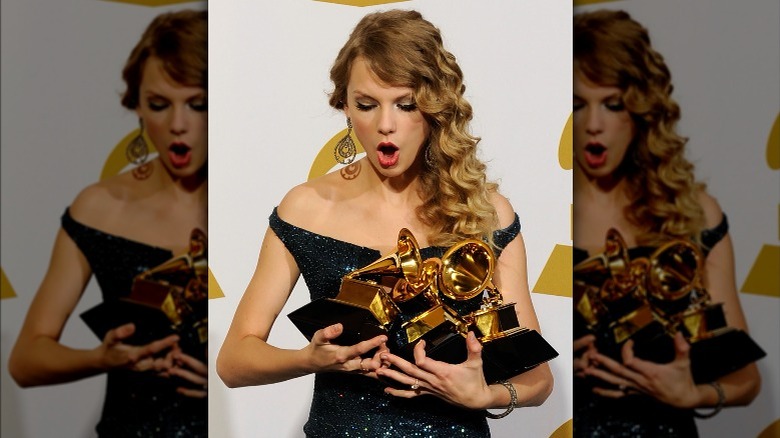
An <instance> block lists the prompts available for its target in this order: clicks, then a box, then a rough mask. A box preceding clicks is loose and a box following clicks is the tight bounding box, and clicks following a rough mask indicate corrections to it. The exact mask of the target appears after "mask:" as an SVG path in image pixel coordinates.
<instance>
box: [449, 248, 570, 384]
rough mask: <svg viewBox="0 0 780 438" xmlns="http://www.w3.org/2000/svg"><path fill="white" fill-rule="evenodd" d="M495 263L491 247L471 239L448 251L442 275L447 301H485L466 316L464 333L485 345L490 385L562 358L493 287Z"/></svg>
mask: <svg viewBox="0 0 780 438" xmlns="http://www.w3.org/2000/svg"><path fill="white" fill-rule="evenodd" d="M495 264H496V258H495V255H494V253H493V251H492V250H491V249H490V247H489V246H488V245H487V244H485V243H484V242H482V241H479V240H474V239H468V240H465V241H463V242H460V243H458V244H457V245H455V246H453V247H451V248H450V249H448V250H447V252H446V253H445V254H444V256H443V257H442V269H441V270H440V273H439V282H440V283H439V287H440V292H441V293H442V294H443V295H445V296H446V297H448V298H451V299H453V300H456V301H464V300H470V299H473V298H475V297H477V296H479V295H480V294H482V296H483V298H482V305H481V308H480V309H479V310H477V311H474V312H471V313H469V314H467V315H463V320H464V321H465V323H466V325H467V327H466V328H465V329H462V330H460V331H459V333H460V334H461V335H463V336H465V334H466V333H468V331H469V330H472V331H474V334H475V335H476V337H477V339H478V340H479V341H480V342H481V343H482V346H483V349H482V361H483V365H482V369H483V372H484V374H485V380H486V381H487V382H488V383H493V382H497V381H499V380H503V379H508V378H510V377H512V376H516V375H518V374H522V373H524V372H526V371H528V370H530V369H532V368H534V367H536V366H537V365H539V364H541V363H544V362H547V361H549V360H551V359H553V358H555V357H557V356H558V352H557V351H555V349H554V348H553V347H552V346H551V345H550V344H549V343H547V341H546V340H545V339H544V338H543V337H542V335H541V334H539V332H537V331H536V330H533V329H530V328H527V327H521V326H520V322H519V321H518V319H517V312H516V310H515V303H508V304H505V303H504V302H503V297H502V295H501V292H499V290H498V288H497V287H496V286H495V284H493V272H494V271H495ZM464 349H465V345H464ZM442 360H445V361H446V362H450V363H455V362H456V361H453V360H448V359H447V358H444V359H442Z"/></svg>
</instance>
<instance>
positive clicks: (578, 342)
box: [572, 335, 596, 351]
mask: <svg viewBox="0 0 780 438" xmlns="http://www.w3.org/2000/svg"><path fill="white" fill-rule="evenodd" d="M595 343H596V336H594V335H585V336H583V337H581V338H578V339H575V340H574V342H573V343H572V346H573V347H574V351H580V350H582V349H584V348H587V347H590V346H592V345H595Z"/></svg>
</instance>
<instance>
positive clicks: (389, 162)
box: [376, 149, 401, 167]
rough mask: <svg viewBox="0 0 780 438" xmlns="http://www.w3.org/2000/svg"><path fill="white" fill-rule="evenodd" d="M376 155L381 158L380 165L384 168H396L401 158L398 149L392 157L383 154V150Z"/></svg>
mask: <svg viewBox="0 0 780 438" xmlns="http://www.w3.org/2000/svg"><path fill="white" fill-rule="evenodd" d="M376 155H377V157H378V158H379V165H380V166H382V167H393V166H395V165H396V164H398V158H399V157H400V156H401V154H400V151H399V150H398V149H396V150H395V151H393V153H392V154H390V155H388V154H385V153H383V152H382V151H381V150H378V151H377V152H376Z"/></svg>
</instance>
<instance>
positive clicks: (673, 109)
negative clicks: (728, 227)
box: [574, 10, 704, 244]
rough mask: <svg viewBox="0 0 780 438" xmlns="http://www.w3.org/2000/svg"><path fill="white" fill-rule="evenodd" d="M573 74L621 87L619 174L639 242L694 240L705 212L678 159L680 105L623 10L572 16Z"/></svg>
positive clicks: (698, 187) (685, 164)
mask: <svg viewBox="0 0 780 438" xmlns="http://www.w3.org/2000/svg"><path fill="white" fill-rule="evenodd" d="M574 69H575V71H576V72H578V73H580V74H582V75H583V76H584V77H586V78H587V79H588V80H590V81H591V82H593V83H595V84H598V85H601V86H608V87H617V88H619V89H620V90H622V100H623V104H624V105H625V107H626V109H627V110H628V112H629V113H630V114H631V117H632V118H633V120H634V122H635V124H636V128H637V134H636V137H635V139H634V141H633V143H632V144H631V146H630V147H629V152H628V153H627V154H626V158H625V159H624V161H623V163H622V164H621V166H622V169H621V171H622V172H623V173H624V174H625V176H626V178H627V179H628V182H629V184H628V186H629V190H630V193H629V198H630V204H629V205H628V206H627V207H626V209H625V215H626V217H627V218H628V220H629V221H631V222H632V223H633V224H634V225H636V226H638V227H639V228H640V229H641V230H642V231H643V234H642V235H640V236H638V240H639V241H638V243H640V244H654V243H660V242H662V241H664V240H668V239H669V238H690V237H693V238H694V239H698V237H699V234H700V232H701V230H702V229H703V227H704V211H703V210H702V207H701V205H700V204H699V202H698V200H697V194H698V193H699V192H701V191H703V190H704V184H702V183H700V182H697V181H696V180H695V178H694V175H693V167H694V166H693V164H692V163H691V162H689V161H688V160H687V159H686V158H685V156H684V155H685V144H686V143H687V141H688V139H687V138H685V137H682V136H680V135H678V134H677V132H676V124H677V122H678V120H679V119H680V107H679V105H678V104H677V102H675V101H674V99H672V97H671V94H672V91H673V89H674V87H673V85H672V82H671V73H670V72H669V68H668V67H667V66H666V63H665V62H664V58H663V56H661V54H660V53H658V52H657V51H655V50H654V49H653V47H652V46H651V44H650V36H649V34H648V32H647V29H645V28H644V27H643V26H642V25H641V24H639V23H637V22H636V21H635V20H633V19H632V18H631V16H630V15H629V14H628V13H627V12H625V11H611V10H598V11H593V12H587V13H580V14H577V15H575V16H574Z"/></svg>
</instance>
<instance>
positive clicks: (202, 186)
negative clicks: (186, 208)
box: [149, 159, 208, 199]
mask: <svg viewBox="0 0 780 438" xmlns="http://www.w3.org/2000/svg"><path fill="white" fill-rule="evenodd" d="M152 165H153V170H152V173H151V175H150V176H149V179H150V182H151V183H152V184H155V185H156V186H157V187H158V188H159V189H160V190H162V191H166V192H168V193H170V194H171V195H172V196H175V197H177V198H196V199H201V198H203V199H205V196H206V194H207V192H208V165H204V166H203V167H202V168H201V169H200V170H199V171H197V172H195V173H194V174H192V175H189V176H186V177H178V176H176V175H173V174H172V173H171V172H170V171H168V169H167V168H166V167H165V166H163V165H162V163H161V162H160V160H159V159H156V160H154V161H152Z"/></svg>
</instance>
